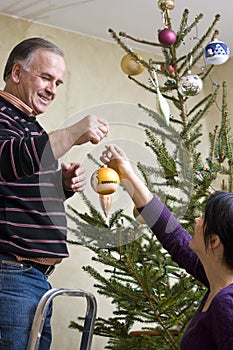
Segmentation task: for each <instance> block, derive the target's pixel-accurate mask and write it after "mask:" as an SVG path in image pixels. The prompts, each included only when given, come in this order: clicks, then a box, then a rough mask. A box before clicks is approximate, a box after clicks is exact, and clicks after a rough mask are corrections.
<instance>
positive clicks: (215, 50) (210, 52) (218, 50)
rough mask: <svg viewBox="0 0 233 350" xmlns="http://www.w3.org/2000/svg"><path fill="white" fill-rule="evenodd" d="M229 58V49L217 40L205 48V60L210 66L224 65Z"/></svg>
mask: <svg viewBox="0 0 233 350" xmlns="http://www.w3.org/2000/svg"><path fill="white" fill-rule="evenodd" d="M229 56H230V50H229V47H228V46H227V45H226V44H224V42H222V41H219V40H217V39H216V40H214V41H212V42H210V43H209V44H208V45H207V46H206V47H205V59H206V61H207V63H209V64H214V65H218V64H223V63H225V62H226V61H227V60H228V58H229Z"/></svg>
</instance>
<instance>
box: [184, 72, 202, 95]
mask: <svg viewBox="0 0 233 350" xmlns="http://www.w3.org/2000/svg"><path fill="white" fill-rule="evenodd" d="M202 87H203V83H202V80H201V78H199V76H198V75H196V74H192V73H191V71H189V72H188V74H187V75H184V76H183V77H182V78H181V79H180V83H179V87H178V90H179V92H180V93H181V95H183V96H185V97H188V96H195V95H198V94H199V92H200V91H201V90H202Z"/></svg>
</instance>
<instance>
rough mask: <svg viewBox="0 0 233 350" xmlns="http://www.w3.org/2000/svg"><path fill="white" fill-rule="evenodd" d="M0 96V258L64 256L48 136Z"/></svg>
mask: <svg viewBox="0 0 233 350" xmlns="http://www.w3.org/2000/svg"><path fill="white" fill-rule="evenodd" d="M25 112H26V111H25V110H23V109H22V108H18V106H16V105H15V103H14V104H13V103H11V102H10V101H9V99H8V100H6V99H5V98H3V96H2V94H0V252H1V253H11V254H15V255H19V256H21V257H25V258H53V259H54V258H55V259H62V258H64V257H67V256H68V251H67V246H66V233H67V224H66V216H65V210H64V204H63V202H64V200H65V199H66V198H68V197H69V196H71V195H72V194H73V193H72V192H69V191H65V190H64V188H63V186H62V178H61V171H60V170H59V169H58V167H57V165H58V164H57V161H56V160H55V159H54V156H53V152H52V149H51V147H50V143H49V138H48V134H47V133H46V132H45V131H44V130H43V128H42V127H41V126H40V124H39V123H38V122H37V120H36V118H35V117H33V116H29V115H28V114H27V113H25Z"/></svg>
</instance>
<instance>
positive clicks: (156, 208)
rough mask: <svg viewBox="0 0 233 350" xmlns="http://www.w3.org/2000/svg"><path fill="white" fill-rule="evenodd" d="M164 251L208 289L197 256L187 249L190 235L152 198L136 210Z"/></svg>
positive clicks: (159, 202)
mask: <svg viewBox="0 0 233 350" xmlns="http://www.w3.org/2000/svg"><path fill="white" fill-rule="evenodd" d="M138 210H139V212H140V213H141V215H142V217H143V218H144V220H145V222H146V223H147V224H148V226H149V227H150V228H151V229H152V231H153V233H154V234H155V235H156V237H157V238H158V240H159V241H160V242H161V244H162V245H163V247H164V249H166V250H167V251H168V253H169V254H170V255H171V257H172V260H173V261H175V262H176V263H177V264H178V265H179V266H180V267H181V268H184V269H185V270H186V271H187V272H188V273H189V274H191V275H192V276H193V277H194V278H196V279H197V280H199V281H200V282H201V283H203V284H204V285H205V286H207V287H208V280H207V277H206V274H205V271H204V268H203V266H202V264H201V262H200V260H199V258H198V257H197V255H196V254H195V253H194V252H193V251H192V250H191V248H190V247H189V242H190V241H191V239H192V237H191V235H190V234H189V233H188V232H187V231H186V230H185V229H184V228H183V227H182V226H181V224H180V223H179V222H178V220H177V219H176V218H175V217H174V216H173V215H172V213H171V212H170V211H169V210H168V208H167V207H166V206H165V205H164V204H163V203H162V202H161V201H160V200H159V199H158V197H156V196H154V197H153V199H152V200H151V201H150V202H149V203H148V204H147V205H146V206H145V207H143V208H138Z"/></svg>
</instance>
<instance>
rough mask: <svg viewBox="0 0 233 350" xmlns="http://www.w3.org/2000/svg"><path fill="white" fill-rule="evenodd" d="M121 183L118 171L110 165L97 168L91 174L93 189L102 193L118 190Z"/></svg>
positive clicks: (106, 193)
mask: <svg viewBox="0 0 233 350" xmlns="http://www.w3.org/2000/svg"><path fill="white" fill-rule="evenodd" d="M119 183H120V178H119V175H118V174H117V172H116V171H115V170H113V169H111V168H108V167H105V166H104V167H102V168H99V169H98V170H96V171H95V172H94V173H93V174H92V176H91V186H92V188H93V190H94V191H95V192H97V193H99V194H101V195H108V194H111V193H113V192H115V191H116V189H117V186H118V185H119Z"/></svg>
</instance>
